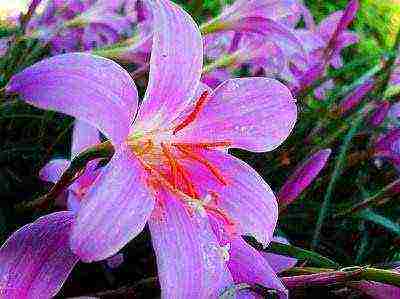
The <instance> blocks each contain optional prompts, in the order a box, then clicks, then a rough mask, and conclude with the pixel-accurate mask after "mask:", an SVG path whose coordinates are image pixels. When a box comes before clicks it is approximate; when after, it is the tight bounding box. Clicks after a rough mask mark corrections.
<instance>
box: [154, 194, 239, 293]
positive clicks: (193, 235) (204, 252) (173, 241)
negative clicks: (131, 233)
mask: <svg viewBox="0 0 400 299" xmlns="http://www.w3.org/2000/svg"><path fill="white" fill-rule="evenodd" d="M158 195H159V197H158V198H159V199H161V200H162V201H163V212H162V213H155V214H154V215H153V216H152V217H151V218H150V220H149V226H150V231H151V236H152V242H153V247H154V250H155V253H156V256H157V267H158V276H159V279H160V284H161V289H162V298H175V299H183V298H193V299H196V298H200V299H201V298H217V296H218V295H220V294H221V293H223V291H224V289H225V288H226V287H227V286H228V285H229V283H231V281H229V280H230V279H229V275H227V274H229V273H227V269H226V266H225V263H224V261H223V258H222V254H221V251H220V250H221V249H220V247H219V244H218V242H217V240H216V238H215V236H214V234H213V232H212V229H211V226H210V224H209V223H208V220H207V217H201V216H200V215H197V214H196V213H195V214H194V215H190V214H189V212H188V210H187V209H185V207H184V206H183V205H182V203H180V202H179V201H178V200H177V199H175V198H174V197H173V196H171V195H170V194H169V193H167V192H166V191H165V190H160V192H159V193H158ZM158 208H160V207H158ZM157 210H158V209H156V210H155V211H157Z"/></svg>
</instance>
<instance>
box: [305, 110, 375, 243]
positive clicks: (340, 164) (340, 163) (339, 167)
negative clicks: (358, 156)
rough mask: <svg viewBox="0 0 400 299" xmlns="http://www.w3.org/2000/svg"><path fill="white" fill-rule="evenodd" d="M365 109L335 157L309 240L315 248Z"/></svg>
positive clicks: (355, 121)
mask: <svg viewBox="0 0 400 299" xmlns="http://www.w3.org/2000/svg"><path fill="white" fill-rule="evenodd" d="M366 108H367V109H362V110H361V113H360V115H359V116H358V117H357V118H356V119H355V120H354V122H353V125H352V126H351V127H350V129H349V131H348V133H347V135H346V136H345V138H344V142H343V145H342V147H341V149H340V153H339V156H338V157H337V160H336V163H335V168H334V170H333V174H332V178H331V180H330V182H329V185H328V189H327V190H326V194H325V197H324V200H323V203H322V207H321V210H320V212H319V215H318V220H317V224H316V228H315V232H314V237H313V240H312V242H311V248H312V249H315V248H316V247H317V246H318V243H319V238H320V234H321V229H322V226H323V224H324V221H325V218H326V216H327V214H328V209H329V206H330V200H331V197H332V193H333V190H334V188H335V186H336V182H337V180H338V178H339V177H340V175H341V174H342V171H343V168H344V165H345V162H346V156H347V151H348V149H349V147H350V144H351V140H352V139H353V137H354V135H355V134H356V133H357V131H358V130H359V128H360V127H361V125H362V123H363V120H364V118H365V115H366V113H365V112H367V111H368V110H369V106H367V107H366Z"/></svg>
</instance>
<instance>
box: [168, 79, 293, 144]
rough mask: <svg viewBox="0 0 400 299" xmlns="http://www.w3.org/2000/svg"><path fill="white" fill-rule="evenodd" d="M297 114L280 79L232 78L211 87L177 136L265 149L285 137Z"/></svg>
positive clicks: (187, 139) (289, 95)
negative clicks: (215, 86) (203, 102)
mask: <svg viewBox="0 0 400 299" xmlns="http://www.w3.org/2000/svg"><path fill="white" fill-rule="evenodd" d="M249 103H251V105H250V104H249ZM296 117H297V108H296V104H295V100H294V99H293V97H292V95H291V93H290V91H289V89H288V88H287V87H286V86H285V85H283V84H281V83H280V82H278V81H276V80H273V79H267V78H241V79H231V80H228V81H225V82H224V83H222V84H221V85H220V86H219V87H217V89H216V90H214V93H213V94H212V95H211V97H210V99H209V100H208V102H207V103H206V104H205V106H204V108H203V111H202V112H200V114H199V115H198V117H197V118H196V119H195V121H194V122H193V123H192V124H191V125H190V126H188V127H186V128H184V129H183V130H181V131H180V132H178V133H177V135H176V137H177V139H178V140H180V141H188V142H198V143H201V142H217V141H228V142H230V143H231V145H232V147H238V148H242V149H246V150H250V151H253V152H265V151H270V150H273V149H274V148H276V147H277V146H279V145H280V144H281V143H282V142H283V141H284V140H285V139H286V138H287V137H288V135H289V134H290V132H291V130H292V129H293V127H294V124H295V122H296Z"/></svg>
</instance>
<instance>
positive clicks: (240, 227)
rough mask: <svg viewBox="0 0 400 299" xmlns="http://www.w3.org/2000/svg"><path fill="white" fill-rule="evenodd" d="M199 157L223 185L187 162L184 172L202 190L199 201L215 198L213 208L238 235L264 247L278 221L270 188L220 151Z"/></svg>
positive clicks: (274, 200) (209, 174)
mask: <svg viewBox="0 0 400 299" xmlns="http://www.w3.org/2000/svg"><path fill="white" fill-rule="evenodd" d="M202 156H203V157H204V159H206V160H208V161H209V163H210V164H211V165H213V166H214V167H215V168H216V169H218V170H219V172H220V173H221V176H222V177H223V178H224V180H225V181H226V185H223V184H221V183H220V182H219V181H218V180H216V178H215V177H214V175H213V174H212V173H211V172H210V171H209V169H208V168H206V167H205V166H203V165H201V164H195V163H194V162H193V161H189V160H188V161H187V162H185V168H186V169H187V170H188V172H189V174H190V177H191V178H192V180H193V181H195V182H197V184H196V186H199V188H201V190H198V191H199V192H200V193H201V197H202V198H206V197H207V195H209V194H212V193H216V194H218V196H217V198H216V200H215V205H216V206H217V207H218V208H219V209H221V210H222V211H223V212H224V213H225V214H226V215H227V216H228V217H229V218H231V220H232V221H233V222H234V223H235V224H236V226H237V228H236V229H237V233H238V234H242V235H252V236H254V237H255V238H256V239H257V240H258V241H259V242H260V243H262V244H264V245H265V246H267V245H268V243H269V242H270V241H271V239H272V237H273V232H274V229H275V226H276V222H277V219H278V205H277V201H276V199H275V196H274V194H273V192H272V191H271V188H270V187H269V186H268V185H267V183H265V182H264V180H263V178H262V177H261V176H260V175H259V174H258V173H257V172H256V171H255V170H254V169H252V168H251V167H250V166H249V165H247V164H246V163H244V162H243V161H241V160H239V159H237V158H235V157H232V156H230V155H228V154H225V153H223V152H220V151H204V152H202ZM188 162H189V163H188Z"/></svg>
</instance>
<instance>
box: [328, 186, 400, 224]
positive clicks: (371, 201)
mask: <svg viewBox="0 0 400 299" xmlns="http://www.w3.org/2000/svg"><path fill="white" fill-rule="evenodd" d="M399 184H400V179H397V180H395V181H394V182H392V183H390V184H389V185H387V186H385V187H384V188H382V189H381V190H380V191H378V192H377V193H376V194H375V195H373V196H371V197H369V198H367V199H365V200H363V201H362V202H360V203H357V204H355V205H354V206H352V207H350V208H348V209H347V210H345V211H343V212H340V213H338V214H336V215H334V216H333V218H338V217H344V216H347V215H349V214H353V213H356V212H358V211H360V210H363V209H366V208H369V207H371V206H376V205H378V204H379V202H380V200H381V199H382V197H384V196H385V195H386V194H387V193H388V192H390V191H391V190H392V189H393V188H394V187H396V186H398V185H399Z"/></svg>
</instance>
